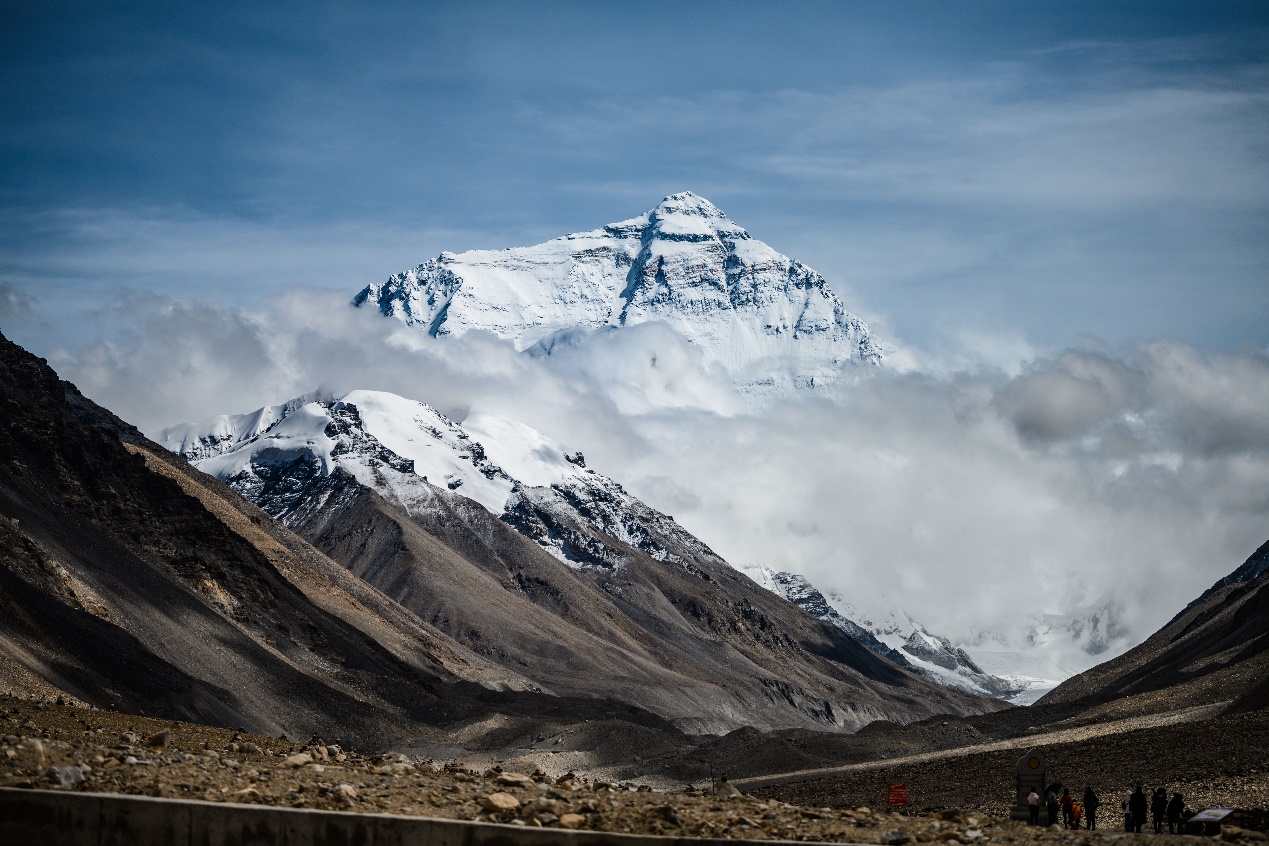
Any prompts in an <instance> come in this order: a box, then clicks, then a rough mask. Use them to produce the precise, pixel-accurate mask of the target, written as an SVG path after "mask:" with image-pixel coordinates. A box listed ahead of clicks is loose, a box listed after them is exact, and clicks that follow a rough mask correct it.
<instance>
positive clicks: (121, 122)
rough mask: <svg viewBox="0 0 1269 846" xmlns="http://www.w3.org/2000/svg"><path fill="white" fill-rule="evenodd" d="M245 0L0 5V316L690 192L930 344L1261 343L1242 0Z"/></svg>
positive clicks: (45, 346) (409, 247)
mask: <svg viewBox="0 0 1269 846" xmlns="http://www.w3.org/2000/svg"><path fill="white" fill-rule="evenodd" d="M259 5H260V4H217V6H216V7H214V11H212V7H208V6H206V5H205V4H180V3H171V4H145V3H142V4H109V3H91V4H90V3H84V4H72V3H41V4H30V3H27V4H16V3H6V4H5V5H4V11H3V26H0V32H2V33H3V35H0V39H2V40H0V45H2V51H0V74H2V79H3V85H0V125H2V126H3V129H2V130H0V223H2V226H0V286H3V287H2V288H0V294H2V295H3V296H0V319H2V320H3V327H4V329H5V331H6V332H7V333H9V334H10V335H12V336H14V337H15V338H16V339H17V340H19V341H22V342H24V343H27V344H29V345H30V346H32V347H33V348H35V349H36V350H38V351H40V352H41V353H44V354H47V353H49V352H50V351H53V350H55V349H58V348H66V349H70V350H74V349H76V348H79V347H83V346H85V345H87V344H90V343H92V342H94V341H97V340H100V339H102V338H109V337H112V335H113V334H116V333H118V332H120V331H122V329H121V327H122V326H124V325H126V324H127V315H128V314H129V313H130V310H133V309H136V308H140V307H141V306H142V305H143V304H144V303H145V302H147V301H150V300H155V299H163V298H175V299H197V300H203V301H207V302H210V303H214V304H217V305H220V306H244V307H255V306H258V305H259V304H261V303H263V302H264V301H266V300H267V299H268V298H270V297H271V296H274V295H276V294H277V293H279V292H280V291H281V290H282V289H284V288H286V287H288V286H311V287H314V288H326V289H337V290H345V291H347V292H349V294H351V293H352V292H354V291H355V290H357V289H358V288H359V287H361V286H362V285H363V284H365V283H366V282H368V281H372V280H376V279H380V278H382V277H384V276H386V275H387V274H388V273H390V272H393V271H396V270H399V269H402V268H404V267H406V266H410V265H413V264H416V263H418V262H420V261H422V260H424V259H426V258H428V257H431V256H433V255H435V254H436V253H438V252H440V251H441V250H443V249H449V250H455V251H458V250H463V249H469V248H474V247H502V246H513V245H520V244H527V243H533V242H536V241H540V240H544V239H546V238H549V237H552V236H555V235H558V234H562V233H564V232H567V231H576V230H578V229H585V228H591V227H594V226H597V225H600V224H603V223H605V222H609V221H612V220H616V219H620V218H624V217H630V216H633V215H635V214H637V213H639V212H641V211H643V210H645V209H647V208H649V207H651V206H652V205H654V204H655V203H656V201H657V200H658V199H660V197H661V196H663V195H665V194H667V193H670V192H674V191H679V190H685V189H688V190H693V191H696V192H697V193H699V194H702V195H704V196H706V197H708V198H710V199H711V200H713V201H714V202H715V203H716V204H717V205H718V206H720V207H721V208H722V209H724V210H725V211H726V212H727V213H728V214H729V215H730V216H731V217H732V218H733V219H735V220H736V221H737V222H739V223H741V224H742V225H744V226H746V227H747V228H748V229H749V230H750V231H751V232H752V233H753V234H754V235H755V236H756V237H759V238H761V239H763V240H765V241H767V242H768V243H770V244H772V245H773V246H774V247H776V248H777V249H779V250H781V251H782V252H785V253H787V254H789V255H792V256H794V257H797V258H800V259H802V260H803V261H806V262H807V263H808V264H810V265H812V266H813V267H815V268H817V269H818V270H820V271H821V272H823V273H824V274H825V275H826V276H827V277H828V278H829V280H830V282H831V283H832V284H833V285H834V287H836V288H837V289H839V291H840V292H841V293H842V295H843V299H845V300H846V302H847V305H848V307H850V308H852V309H853V310H856V311H857V312H859V313H860V314H862V315H863V316H864V317H865V318H867V319H869V320H871V321H872V322H873V323H874V324H876V326H877V328H878V329H879V330H880V332H881V333H882V334H883V335H884V336H888V337H891V338H894V339H896V340H899V341H901V342H902V343H905V344H908V345H912V346H915V347H919V348H923V349H925V350H927V351H938V350H940V349H945V350H954V349H955V348H957V347H958V345H961V346H963V345H965V344H969V345H970V346H971V347H973V346H975V345H976V346H977V347H981V348H982V349H978V350H970V351H969V352H968V353H967V354H969V355H971V356H972V355H982V356H984V357H987V358H991V357H993V356H995V357H1008V356H1009V355H1010V354H1012V353H1011V351H1012V350H1014V349H1015V348H1016V347H1018V346H1025V345H1027V344H1034V345H1040V346H1044V347H1050V348H1054V347H1061V346H1065V345H1069V344H1072V343H1076V342H1078V340H1079V339H1080V338H1081V336H1083V335H1085V334H1092V335H1095V336H1097V337H1099V338H1101V339H1103V340H1105V341H1107V342H1109V343H1111V344H1119V343H1124V342H1127V341H1129V340H1132V339H1138V338H1156V337H1164V338H1175V339H1179V340H1182V341H1186V342H1188V343H1192V344H1195V345H1197V346H1199V347H1200V348H1204V349H1234V348H1237V347H1239V346H1240V345H1248V344H1250V345H1253V346H1255V347H1257V348H1264V347H1265V346H1266V344H1269V320H1267V319H1266V318H1269V237H1267V236H1269V226H1267V224H1269V7H1267V6H1266V5H1265V4H1264V3H1261V2H1247V3H1239V2H1228V3H1217V4H1213V3H1167V2H1149V3H1146V2H1122V3H1115V4H1105V3H1076V2H1062V3H1025V4H1023V3H1016V2H956V3H895V2H886V3H800V4H785V3H780V4H776V3H696V4H681V3H644V4H637V5H636V4H616V3H545V4H522V3H508V4H496V3H493V4H449V3H447V4H428V3H400V4H391V3H389V4H381V5H380V6H379V7H378V8H377V9H375V10H374V11H373V13H371V12H369V11H367V10H366V8H365V7H364V6H361V5H354V4H347V5H340V4H321V3H305V4H293V5H287V4H272V5H271V6H270V8H269V9H268V10H265V11H262V10H261V9H260V8H259ZM121 304H123V305H121ZM967 338H968V340H967Z"/></svg>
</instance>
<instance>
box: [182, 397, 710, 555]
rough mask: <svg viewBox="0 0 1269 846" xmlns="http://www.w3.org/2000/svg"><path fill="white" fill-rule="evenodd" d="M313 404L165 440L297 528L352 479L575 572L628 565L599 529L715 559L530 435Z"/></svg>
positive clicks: (514, 427) (488, 419) (406, 406)
mask: <svg viewBox="0 0 1269 846" xmlns="http://www.w3.org/2000/svg"><path fill="white" fill-rule="evenodd" d="M311 396H312V395H310V397H311ZM310 397H301V398H299V399H296V400H292V401H291V402H289V403H286V404H284V405H279V406H270V407H267V408H262V409H259V410H258V411H255V412H252V413H251V414H243V415H236V416H225V417H218V418H215V419H213V420H210V421H207V422H205V423H202V424H196V425H181V426H174V427H171V428H169V429H167V430H165V431H163V432H162V433H160V434H159V436H158V440H159V442H160V443H162V444H163V445H164V446H166V447H167V448H168V449H170V450H172V451H173V452H176V453H178V454H180V455H182V456H185V457H186V458H187V459H189V460H190V461H191V462H192V463H193V464H195V466H197V467H198V468H199V469H201V470H203V471H204V472H206V473H208V474H210V475H213V476H216V477H217V478H219V479H221V480H222V481H225V482H227V483H228V484H229V485H230V486H232V487H233V488H235V489H236V490H237V491H238V492H239V493H241V494H243V495H244V496H246V497H247V498H248V499H250V500H252V501H253V502H255V503H256V504H257V505H259V506H260V507H262V508H264V509H265V510H266V511H268V512H269V513H270V514H271V515H272V516H274V517H277V518H278V519H280V520H282V521H283V522H287V523H290V522H293V521H295V520H298V519H300V518H301V517H302V516H304V515H307V514H310V513H312V512H313V511H314V510H316V509H319V508H320V507H321V505H322V504H323V502H324V499H325V497H326V496H329V495H330V491H331V490H333V486H332V485H331V484H330V480H331V479H333V478H336V477H338V476H339V475H340V474H346V475H348V476H351V477H352V478H353V479H355V480H356V481H357V482H358V483H360V484H361V485H364V486H365V487H367V488H370V489H372V490H375V491H377V492H378V493H380V494H381V495H383V496H384V497H385V498H386V499H388V500H389V501H391V502H394V503H396V504H398V505H400V506H402V507H403V508H405V509H406V511H407V512H410V513H414V512H417V511H419V510H422V509H428V508H432V507H435V505H436V494H437V491H439V490H443V489H448V490H450V491H455V492H457V493H460V494H462V495H463V496H465V497H467V498H468V499H472V500H475V501H476V502H477V503H479V504H480V505H482V506H484V507H485V508H486V509H487V510H488V511H489V512H490V513H492V514H494V515H497V516H501V517H502V518H503V519H504V520H505V521H506V522H508V523H510V524H511V525H512V526H514V527H515V528H516V529H518V530H519V531H520V532H521V533H522V534H525V535H527V536H528V537H530V538H532V539H533V540H534V541H535V542H537V543H538V545H539V546H541V547H542V548H543V549H545V550H546V551H547V552H549V553H550V554H551V555H552V556H554V557H555V558H557V559H559V560H561V561H564V562H565V563H568V564H570V565H571V566H574V567H588V566H599V567H605V568H612V567H617V566H620V564H621V561H620V557H619V556H618V555H615V554H614V553H613V551H612V550H611V549H610V548H608V547H607V546H605V545H603V544H597V543H594V542H593V541H592V540H591V539H590V538H589V537H588V533H587V531H586V530H587V529H591V530H594V531H598V532H602V533H603V534H604V535H606V536H607V537H610V538H614V539H616V540H618V541H620V542H621V543H623V544H626V545H628V546H631V547H634V548H636V549H640V550H642V551H644V552H646V553H648V554H649V555H650V556H652V557H653V558H655V559H658V560H662V561H674V560H676V558H677V555H676V551H690V552H691V553H692V554H699V555H708V556H713V553H712V552H709V550H708V549H707V548H706V547H705V545H704V544H702V543H701V542H700V541H699V540H697V539H696V538H695V537H693V536H692V535H691V534H689V533H688V532H687V531H685V530H684V529H682V528H681V527H680V526H679V525H678V524H677V523H675V522H674V521H673V519H671V518H670V517H667V516H666V515H663V514H661V513H659V512H657V511H655V510H654V509H651V508H649V507H648V506H646V505H644V504H643V503H642V502H640V501H639V500H637V499H635V498H634V497H633V496H631V495H630V494H628V493H627V492H626V491H625V489H623V488H622V487H621V485H619V484H617V483H616V482H614V481H613V480H611V479H609V478H607V477H605V476H603V475H601V474H599V473H596V472H595V471H593V470H590V469H588V468H587V467H586V462H585V458H584V457H583V456H582V455H581V454H580V453H576V452H574V453H570V452H568V451H566V450H565V449H564V448H563V447H561V446H560V445H559V444H557V443H555V442H554V441H552V440H550V439H549V438H547V437H545V436H544V435H542V434H540V433H538V432H536V431H535V430H533V429H530V428H529V427H527V426H524V425H522V424H519V423H516V422H514V421H511V420H507V419H504V418H500V417H494V416H491V415H481V414H475V415H472V416H471V417H469V418H468V420H467V421H466V427H465V428H464V427H461V426H458V425H457V424H455V423H454V422H453V421H451V420H449V419H448V418H446V417H445V416H444V415H442V414H440V413H439V412H437V411H436V410H435V409H433V408H431V407H430V406H428V405H425V404H424V403H420V402H415V401H413V400H407V399H404V398H402V397H399V396H396V395H394V394H389V393H383V392H378V391H352V392H350V393H347V394H345V395H344V396H342V397H339V398H332V399H325V400H323V399H310ZM485 444H488V445H489V450H488V451H487V450H486V447H485Z"/></svg>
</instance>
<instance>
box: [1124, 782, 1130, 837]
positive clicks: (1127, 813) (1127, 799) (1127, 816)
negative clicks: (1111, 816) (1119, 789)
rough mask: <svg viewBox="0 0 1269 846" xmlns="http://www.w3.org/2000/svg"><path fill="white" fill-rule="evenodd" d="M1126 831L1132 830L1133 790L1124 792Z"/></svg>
mask: <svg viewBox="0 0 1269 846" xmlns="http://www.w3.org/2000/svg"><path fill="white" fill-rule="evenodd" d="M1122 804H1123V809H1124V831H1132V790H1131V789H1130V790H1129V791H1128V792H1127V793H1125V794H1124V801H1123V803H1122Z"/></svg>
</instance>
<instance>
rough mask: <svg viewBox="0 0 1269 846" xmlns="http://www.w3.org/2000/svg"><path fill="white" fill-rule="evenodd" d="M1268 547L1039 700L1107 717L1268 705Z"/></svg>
mask: <svg viewBox="0 0 1269 846" xmlns="http://www.w3.org/2000/svg"><path fill="white" fill-rule="evenodd" d="M1267 555H1269V544H1266V545H1264V546H1262V547H1261V548H1260V549H1259V550H1257V551H1256V552H1255V553H1253V555H1252V556H1251V558H1249V559H1248V561H1247V562H1246V563H1245V564H1243V565H1242V566H1241V567H1239V568H1238V569H1237V570H1235V571H1234V572H1233V573H1232V574H1230V576H1227V577H1226V578H1224V579H1221V580H1220V581H1219V582H1217V583H1216V584H1215V585H1213V587H1212V588H1211V589H1209V590H1208V591H1206V592H1205V593H1203V595H1202V596H1200V597H1199V599H1197V600H1196V601H1195V602H1193V603H1191V604H1190V605H1189V606H1187V607H1186V609H1185V610H1184V611H1182V612H1181V613H1180V614H1179V615H1178V616H1177V617H1175V618H1174V619H1173V620H1172V621H1171V622H1169V623H1168V624H1167V625H1166V626H1164V627H1163V628H1162V629H1160V630H1159V631H1158V632H1156V633H1155V634H1154V635H1152V636H1151V637H1150V638H1149V639H1148V640H1146V641H1145V642H1144V643H1142V644H1140V645H1139V646H1136V647H1134V648H1133V649H1130V650H1129V651H1128V652H1126V653H1124V654H1123V655H1121V656H1119V657H1118V658H1115V659H1113V660H1111V661H1107V662H1106V663H1104V664H1099V665H1098V666H1096V667H1093V668H1092V669H1090V670H1088V671H1087V672H1084V673H1081V674H1080V675H1078V676H1075V677H1074V678H1071V679H1068V680H1067V681H1066V682H1064V683H1062V684H1061V685H1059V686H1058V687H1056V688H1054V690H1053V691H1052V692H1050V693H1049V694H1047V695H1046V696H1045V697H1043V698H1042V699H1041V700H1040V703H1041V704H1045V705H1058V704H1062V705H1072V704H1075V705H1079V706H1083V707H1086V708H1090V709H1092V708H1095V707H1096V706H1102V707H1100V708H1096V710H1097V712H1098V713H1110V711H1111V710H1112V709H1113V710H1116V711H1125V709H1131V710H1135V711H1137V712H1142V713H1144V712H1149V711H1161V710H1169V709H1174V708H1183V707H1188V706H1191V705H1202V704H1210V703H1214V702H1221V701H1229V702H1231V708H1232V709H1233V710H1254V709H1257V708H1261V707H1264V706H1265V705H1266V704H1269V701H1267V700H1266V688H1267V685H1269V571H1267V570H1266V569H1265V562H1266V557H1267Z"/></svg>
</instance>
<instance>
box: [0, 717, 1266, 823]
mask: <svg viewBox="0 0 1269 846" xmlns="http://www.w3.org/2000/svg"><path fill="white" fill-rule="evenodd" d="M1234 728H1242V729H1245V730H1251V729H1254V730H1255V731H1263V730H1265V729H1266V728H1269V719H1267V718H1262V719H1261V721H1260V723H1258V724H1257V725H1256V726H1252V725H1250V724H1248V725H1247V726H1241V725H1240V726H1234ZM1244 736H1245V737H1248V739H1250V740H1251V741H1252V742H1259V738H1260V737H1261V735H1259V734H1256V735H1254V736H1250V735H1247V734H1246V732H1245V733H1244ZM1260 748H1261V749H1264V748H1269V747H1266V746H1261V747H1260ZM982 757H985V756H982ZM1009 757H1010V760H1008V761H1006V762H1005V765H1006V766H1007V767H1012V764H1013V759H1014V758H1016V756H1009ZM1055 758H1057V756H1056V755H1053V756H1051V761H1053V762H1054V766H1055V767H1059V766H1060V767H1070V766H1072V765H1073V761H1074V759H1070V760H1066V759H1060V758H1058V759H1057V760H1054V759H1055ZM1059 761H1060V763H1059ZM995 763H997V762H992V765H993V766H994V765H995ZM930 766H935V767H939V768H948V769H943V770H939V771H937V772H934V773H932V774H931V775H932V777H933V778H934V779H935V780H936V781H946V780H947V779H948V778H949V777H951V776H950V774H954V773H955V772H956V770H955V767H956V761H955V760H942V761H936V762H932V763H931V764H930ZM1262 772H1264V770H1258V771H1257V772H1255V773H1252V775H1253V776H1259V774H1260V773H1262ZM899 775H903V776H904V777H908V780H909V781H911V782H912V783H913V784H912V786H913V792H914V798H915V797H917V796H920V797H924V798H925V800H926V801H929V802H932V801H934V800H933V798H932V797H935V796H941V795H942V794H939V793H937V791H933V790H926V789H925V788H924V787H923V786H922V785H923V784H924V783H923V782H921V781H919V779H916V778H912V777H910V774H908V773H901V774H899ZM870 777H871V781H870V782H869V783H868V785H867V786H866V787H865V786H863V785H859V786H857V787H848V786H846V785H841V784H835V785H833V786H832V787H831V788H826V786H825V783H823V782H816V783H808V784H801V785H790V786H786V787H784V788H780V789H779V790H778V791H776V790H773V791H771V792H770V794H769V795H763V796H745V795H740V794H739V793H737V792H736V791H734V789H733V788H730V786H724V787H723V788H722V789H721V790H720V791H719V793H717V794H713V795H711V794H708V793H702V792H700V791H678V792H660V791H653V790H650V789H648V788H646V787H644V788H641V789H636V788H634V786H633V785H622V784H609V783H607V782H602V781H598V780H590V779H588V778H587V774H585V773H583V774H580V775H576V776H574V777H573V778H559V779H550V778H548V777H546V776H545V775H544V774H540V773H539V774H534V773H529V774H524V775H516V774H513V773H498V772H494V771H485V772H483V773H476V772H472V771H470V770H469V769H468V768H467V767H464V766H462V765H461V764H460V763H459V762H452V761H451V762H448V766H447V767H445V768H438V767H437V766H436V765H435V764H433V763H432V762H428V761H423V760H408V759H405V757H404V756H400V755H378V756H368V755H363V754H359V753H357V752H356V751H353V750H341V749H337V748H330V749H326V748H324V747H322V748H319V747H318V745H317V744H316V743H296V742H292V741H289V740H286V739H279V738H267V737H259V736H254V735H248V734H245V733H237V732H233V731H231V730H227V729H218V728H210V727H206V726H199V725H193V724H189V723H177V722H171V721H161V720H155V719H149V718H145V717H136V716H130V715H124V714H118V713H114V712H109V711H97V710H92V709H88V708H83V707H78V706H74V705H69V704H57V703H55V702H52V703H49V702H45V703H36V702H31V701H26V700H20V699H11V698H0V786H4V787H20V788H21V787H25V788H42V789H47V788H55V789H57V788H60V789H68V790H91V791H100V792H111V793H125V794H141V795H148V796H163V797H168V798H186V799H202V800H207V801H220V802H241V803H254V804H269V805H281V806H287V807H304V808H325V809H332V810H344V811H364V812H390V813H400V814H417V815H420V816H429V817H441V818H450V819H466V820H484V821H494V822H503V823H512V824H521V825H534V826H536V825H542V826H563V827H569V828H583V829H592V830H598V831H619V832H635V833H649V834H667V835H676V836H683V835H689V836H712V837H735V838H745V839H786V840H809V841H826V842H855V843H890V844H893V846H899V844H901V843H906V842H908V841H913V842H918V843H932V842H939V843H944V844H947V846H961V844H974V843H986V842H1002V843H1015V842H1019V843H1020V842H1032V841H1039V842H1048V841H1052V842H1062V843H1073V842H1079V843H1080V844H1093V843H1100V842H1105V841H1113V840H1119V839H1122V838H1123V837H1125V835H1124V834H1122V833H1120V832H1113V831H1107V832H1095V833H1091V834H1090V833H1085V832H1078V833H1076V832H1062V831H1048V830H1040V829H1033V828H1028V827H1027V826H1025V825H1022V824H1019V823H1014V822H1011V821H1008V820H1006V819H1002V818H1000V817H998V816H996V815H995V813H996V812H998V811H999V810H1000V808H997V807H995V806H993V805H991V803H980V804H983V805H984V807H982V808H981V809H980V808H978V807H975V806H973V805H972V804H971V803H958V804H956V805H955V806H953V807H957V808H960V810H947V809H946V807H940V808H939V809H938V810H937V811H933V812H932V813H926V814H921V815H911V816H899V815H892V814H888V813H884V812H881V811H879V810H870V809H869V807H866V805H868V804H872V803H873V802H875V801H876V800H875V799H873V800H870V802H868V803H865V802H853V801H850V800H851V798H852V797H853V796H855V795H863V794H864V793H867V794H868V795H870V796H873V795H875V793H876V790H875V788H876V785H877V784H879V783H880V782H879V781H878V779H881V780H882V781H885V780H888V779H890V775H889V774H887V773H884V772H882V773H881V774H880V775H879V774H878V773H876V772H874V773H872V774H870ZM1222 778H1224V779H1226V780H1227V781H1228V782H1229V784H1230V785H1232V784H1233V783H1234V780H1236V779H1239V778H1245V776H1242V775H1230V776H1222ZM962 781H963V782H965V783H967V784H977V781H975V779H973V778H971V779H968V780H966V779H963V778H962ZM1251 781H1252V782H1254V785H1253V786H1255V790H1254V791H1252V792H1249V793H1246V794H1245V795H1247V796H1249V797H1250V796H1260V797H1262V798H1264V797H1265V789H1266V788H1267V787H1269V785H1266V784H1265V780H1264V779H1263V778H1260V779H1259V780H1257V779H1255V778H1253V779H1251ZM992 789H995V787H994V786H993V788H992ZM1221 789H1231V790H1232V789H1233V788H1232V786H1231V787H1229V788H1221ZM978 790H979V791H980V795H983V793H982V791H985V790H986V788H985V787H980V788H978ZM799 791H801V793H799ZM853 791H854V792H853ZM948 795H949V796H950V795H952V794H948ZM936 804H942V802H941V800H940V801H939V802H938V803H936ZM948 804H949V805H950V803H948ZM872 807H873V808H876V805H875V804H872ZM1260 807H1266V805H1265V804H1264V803H1263V802H1262V804H1261V805H1260ZM1244 835H1245V838H1244V839H1246V840H1247V842H1253V841H1255V840H1258V839H1260V838H1263V835H1261V834H1259V833H1258V832H1254V831H1249V832H1243V835H1234V837H1242V836H1244ZM1168 839H1169V841H1171V842H1175V843H1177V844H1178V846H1180V844H1185V843H1190V842H1191V841H1193V843H1195V844H1197V843H1198V842H1199V838H1195V837H1184V836H1175V837H1169V838H1168ZM1206 840H1207V842H1210V838H1207V839H1206Z"/></svg>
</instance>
